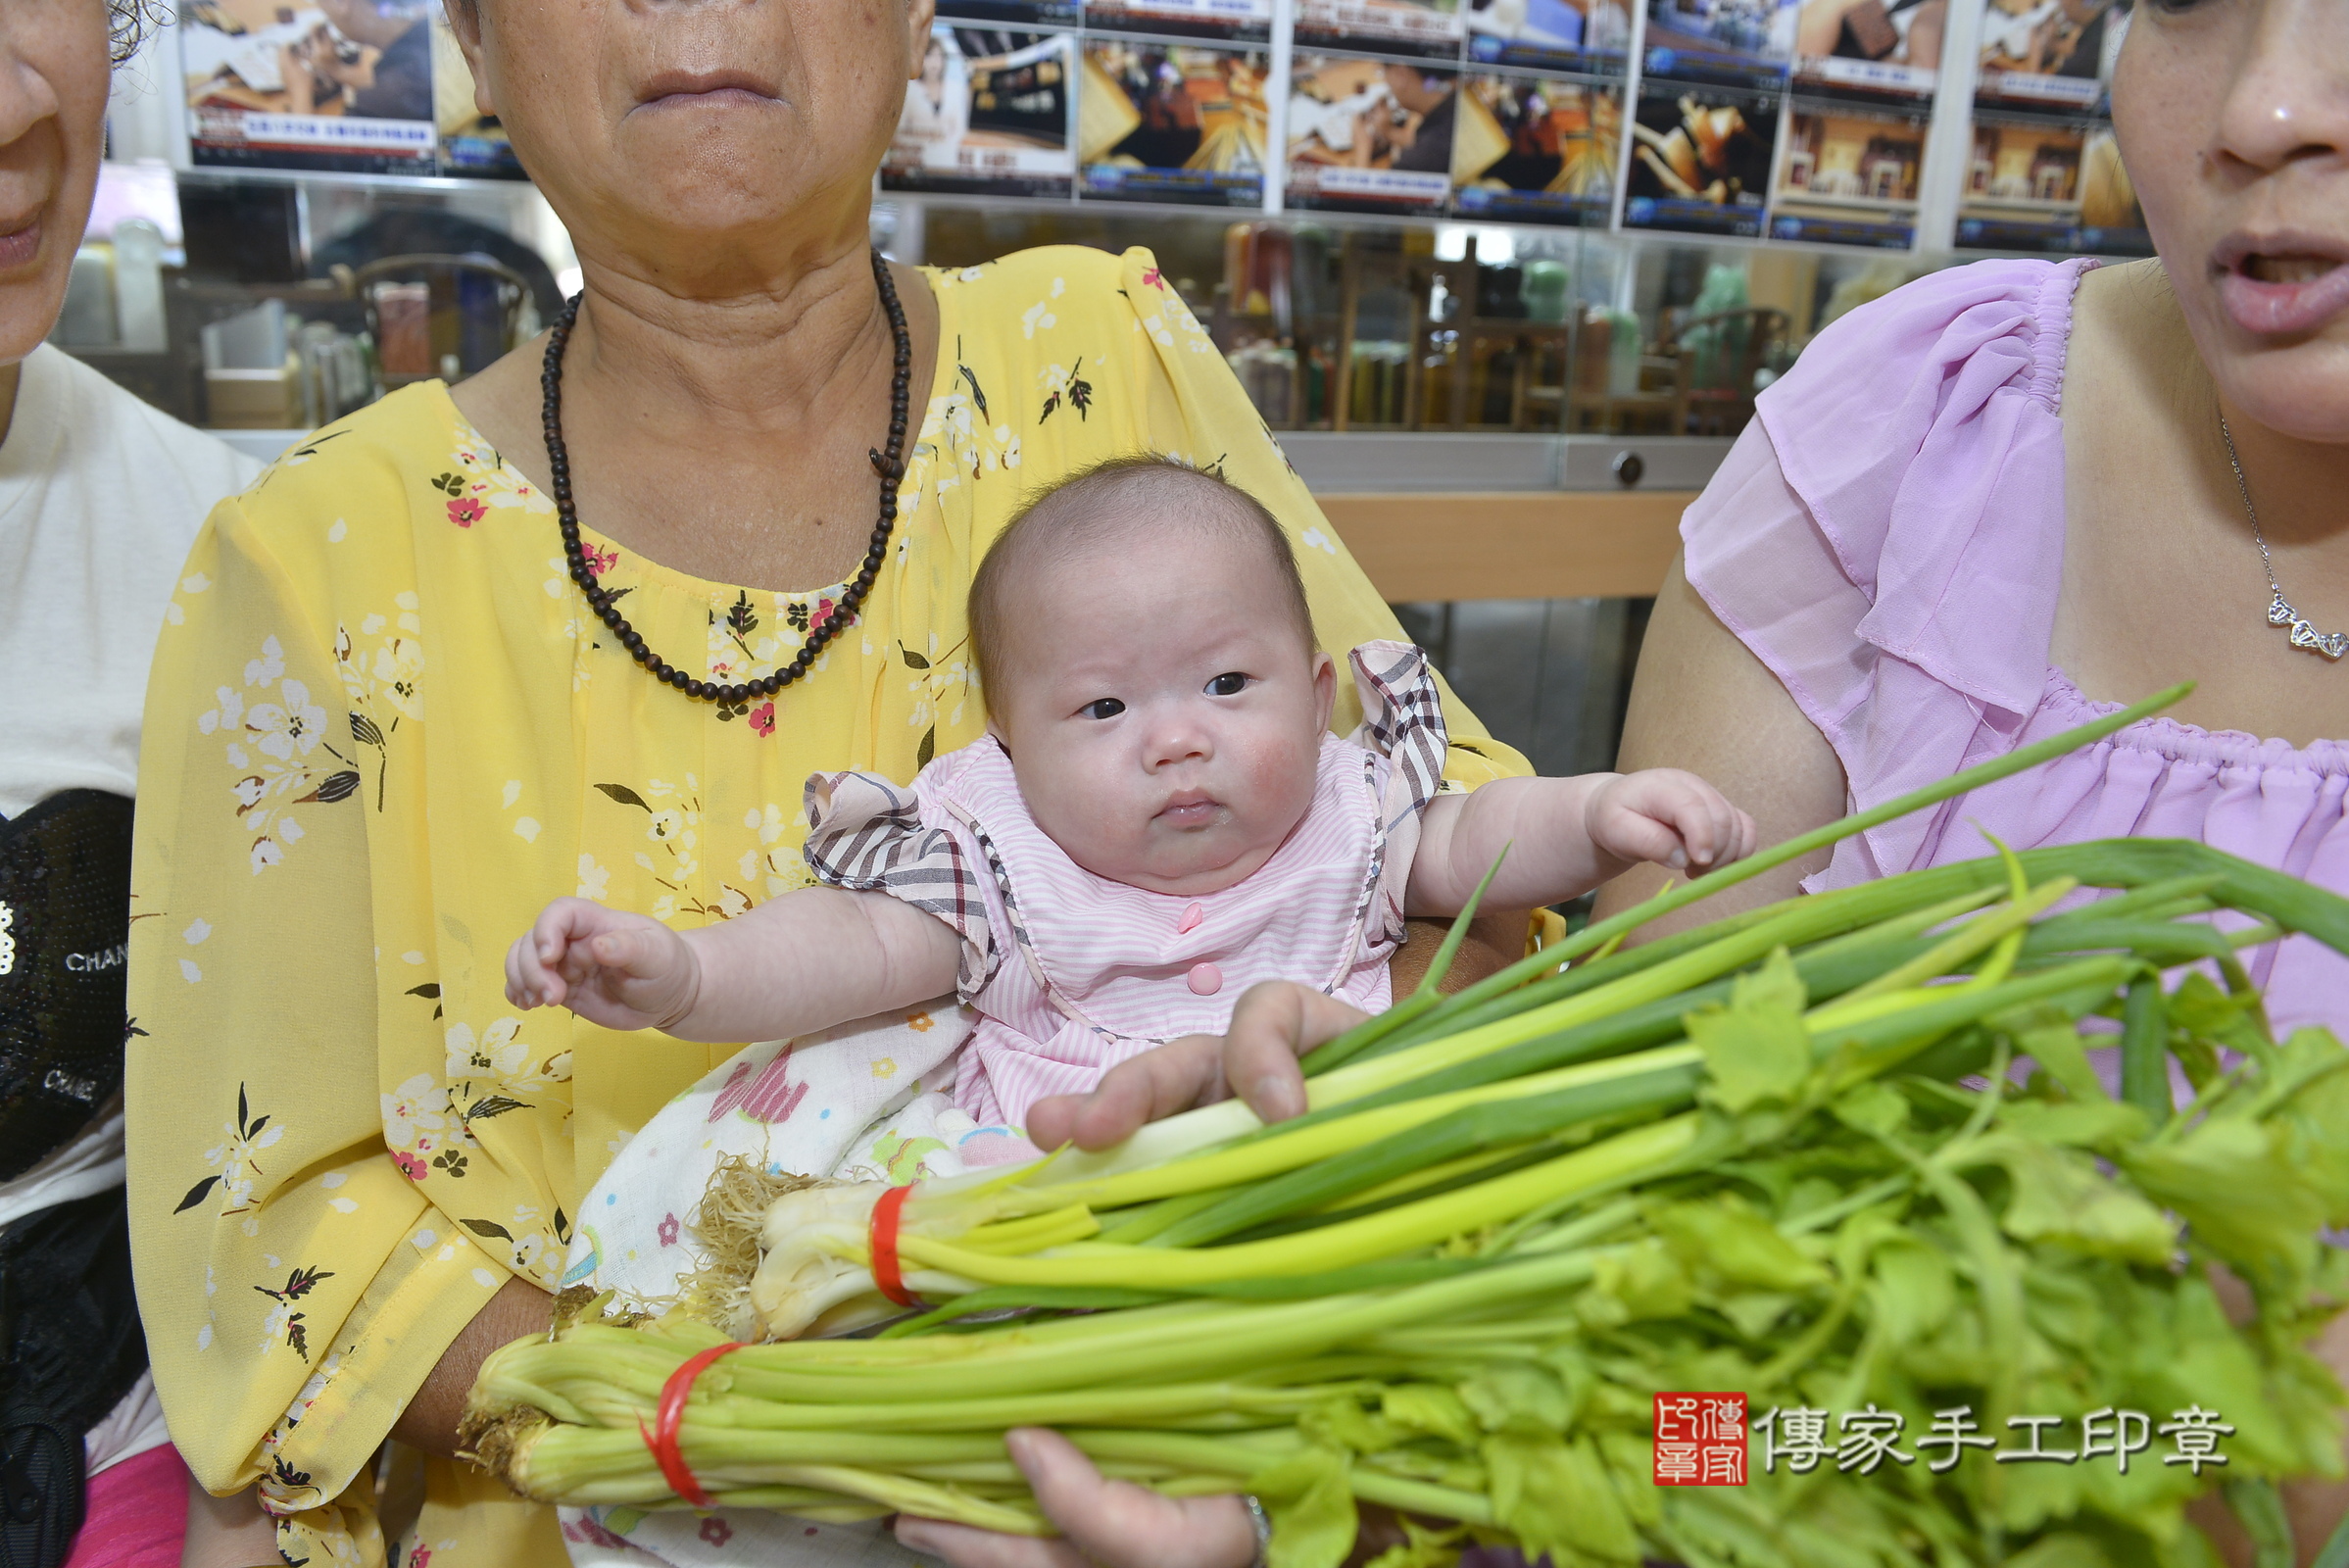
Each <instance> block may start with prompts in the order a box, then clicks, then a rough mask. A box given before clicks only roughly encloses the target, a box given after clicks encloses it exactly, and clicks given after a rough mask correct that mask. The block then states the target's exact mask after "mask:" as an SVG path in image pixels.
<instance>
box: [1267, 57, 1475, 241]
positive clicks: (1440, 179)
mask: <svg viewBox="0 0 2349 1568" xmlns="http://www.w3.org/2000/svg"><path fill="white" fill-rule="evenodd" d="M1459 90H1460V73H1459V72H1458V71H1456V70H1454V69H1453V68H1451V67H1449V66H1442V65H1438V64H1436V63H1435V62H1433V61H1419V60H1371V59H1364V58H1361V57H1359V56H1351V55H1321V54H1298V55H1297V56H1296V57H1295V60H1294V62H1293V66H1292V72H1291V76H1290V93H1289V156H1288V163H1289V179H1288V205H1289V206H1291V207H1297V208H1314V209H1319V210H1321V211H1324V212H1346V213H1384V214H1388V215H1391V216H1413V215H1416V216H1429V215H1435V214H1440V213H1442V212H1444V209H1445V208H1446V207H1447V206H1448V205H1449V203H1450V200H1451V163H1452V128H1453V124H1454V122H1455V119H1456V117H1457V113H1458V109H1459Z"/></svg>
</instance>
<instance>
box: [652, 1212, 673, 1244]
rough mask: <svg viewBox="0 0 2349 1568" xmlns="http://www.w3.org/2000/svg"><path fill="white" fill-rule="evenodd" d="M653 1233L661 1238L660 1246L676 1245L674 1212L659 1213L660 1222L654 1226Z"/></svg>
mask: <svg viewBox="0 0 2349 1568" xmlns="http://www.w3.org/2000/svg"><path fill="white" fill-rule="evenodd" d="M655 1234H657V1235H658V1236H660V1238H661V1246H663V1247H674V1246H676V1245H677V1216H676V1215H674V1214H663V1215H661V1223H660V1224H659V1225H658V1226H656V1227H655Z"/></svg>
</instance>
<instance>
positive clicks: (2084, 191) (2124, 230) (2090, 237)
mask: <svg viewBox="0 0 2349 1568" xmlns="http://www.w3.org/2000/svg"><path fill="white" fill-rule="evenodd" d="M2079 241H2080V243H2079V248H2080V250H2082V251H2085V252H2086V253H2088V254H2089V255H2091V256H2151V255H2152V254H2153V236H2152V235H2151V234H2150V233H2148V232H2147V231H2146V228H2145V209H2144V208H2143V207H2141V206H2139V205H2138V204H2137V187H2136V183H2135V181H2133V180H2131V179H2130V178H2129V171H2128V170H2127V169H2125V168H2123V167H2122V164H2121V143H2120V142H2119V141H2118V140H2116V139H2115V138H2114V136H2113V127H2112V126H2111V125H2110V124H2107V123H2102V122H2098V123H2095V124H2092V125H2090V126H2089V127H2088V133H2087V136H2086V137H2085V139H2084V140H2083V141H2082V143H2081V146H2080V236H2079Z"/></svg>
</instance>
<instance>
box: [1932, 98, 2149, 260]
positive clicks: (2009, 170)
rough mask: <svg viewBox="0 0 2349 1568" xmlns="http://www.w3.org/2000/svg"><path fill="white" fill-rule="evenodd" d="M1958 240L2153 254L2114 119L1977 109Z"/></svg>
mask: <svg viewBox="0 0 2349 1568" xmlns="http://www.w3.org/2000/svg"><path fill="white" fill-rule="evenodd" d="M1957 242H1958V246H1959V248H1960V249H1962V250H1985V251H2042V252H2048V253H2052V254H2057V255H2066V256H2070V255H2090V256H2151V255H2152V254H2153V236H2152V235H2150V234H2149V233H2147V232H2146V230H2145V214H2144V210H2143V209H2142V208H2140V207H2139V206H2138V205H2137V193H2136V186H2135V185H2134V183H2133V182H2131V180H2130V179H2129V171H2128V170H2127V169H2125V168H2123V167H2122V163H2121V146H2120V143H2119V142H2118V141H2117V140H2115V138H2114V136H2113V127H2112V126H2111V124H2110V123H2106V122H2104V121H2101V120H2090V119H2085V118H2082V117H2078V116H2056V115H2027V114H2016V113H2000V112H1998V111H1995V110H1989V109H1977V110H1975V112H1974V145H1973V147H1972V149H1971V154H1970V156H1969V157H1968V159H1967V165H1966V183H1965V188H1964V191H1963V193H1962V194H1961V196H1960V198H1959V202H1958V222H1957Z"/></svg>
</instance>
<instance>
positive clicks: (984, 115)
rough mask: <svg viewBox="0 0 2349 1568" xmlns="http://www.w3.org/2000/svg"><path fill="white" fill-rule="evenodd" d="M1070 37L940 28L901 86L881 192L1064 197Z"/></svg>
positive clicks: (1070, 180) (1069, 171) (1069, 164)
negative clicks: (914, 71)
mask: <svg viewBox="0 0 2349 1568" xmlns="http://www.w3.org/2000/svg"><path fill="white" fill-rule="evenodd" d="M1076 59H1077V51H1076V35H1075V34H1074V33H1068V32H1030V31H1026V30H1022V29H1010V28H999V27H972V26H956V25H948V24H946V23H940V24H938V25H936V26H933V27H932V28H931V29H930V42H929V45H928V47H927V48H926V49H925V50H924V51H923V55H922V64H921V73H920V74H919V75H917V76H915V77H914V78H913V79H912V80H911V81H909V82H907V83H906V84H905V108H904V109H903V110H902V111H900V113H899V115H898V126H897V131H896V133H895V134H894V135H892V136H891V137H890V140H889V152H888V155H887V156H886V157H885V158H883V159H882V161H881V187H882V189H884V190H905V191H938V192H948V193H957V194H966V195H967V194H982V195H984V194H993V195H998V196H1066V195H1067V194H1068V193H1069V191H1070V190H1071V188H1072V187H1073V186H1074V184H1075V179H1076V158H1075V155H1074V154H1073V153H1072V152H1071V150H1070V148H1069V144H1068V122H1069V115H1070V101H1069V98H1070V92H1071V90H1072V89H1071V83H1072V82H1073V81H1074V79H1075V76H1076Z"/></svg>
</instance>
